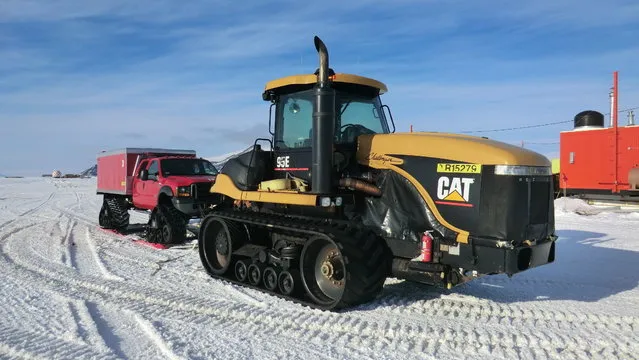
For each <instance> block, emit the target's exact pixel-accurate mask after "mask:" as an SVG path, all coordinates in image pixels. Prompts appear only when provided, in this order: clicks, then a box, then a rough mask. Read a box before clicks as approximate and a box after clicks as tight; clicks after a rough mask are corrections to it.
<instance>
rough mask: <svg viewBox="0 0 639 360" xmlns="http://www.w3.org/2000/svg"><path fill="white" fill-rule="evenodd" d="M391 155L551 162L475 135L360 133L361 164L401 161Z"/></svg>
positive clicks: (534, 163) (477, 161)
mask: <svg viewBox="0 0 639 360" xmlns="http://www.w3.org/2000/svg"><path fill="white" fill-rule="evenodd" d="M393 155H410V156H421V157H430V158H438V159H446V160H450V161H457V162H466V163H475V164H483V165H526V166H551V162H550V160H549V159H548V158H547V157H545V156H543V155H542V154H539V153H537V152H535V151H531V150H528V149H524V148H522V147H519V146H515V145H511V144H507V143H504V142H501V141H496V140H491V139H486V138H482V137H478V136H469V135H460V134H452V133H438V132H417V133H395V134H374V135H360V136H359V137H358V148H357V160H358V161H359V162H360V163H363V164H370V165H373V163H380V164H388V163H390V164H394V165H399V164H401V162H402V160H401V159H397V158H393Z"/></svg>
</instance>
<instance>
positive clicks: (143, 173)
mask: <svg viewBox="0 0 639 360" xmlns="http://www.w3.org/2000/svg"><path fill="white" fill-rule="evenodd" d="M140 180H142V181H147V180H149V170H146V169H144V170H142V171H140Z"/></svg>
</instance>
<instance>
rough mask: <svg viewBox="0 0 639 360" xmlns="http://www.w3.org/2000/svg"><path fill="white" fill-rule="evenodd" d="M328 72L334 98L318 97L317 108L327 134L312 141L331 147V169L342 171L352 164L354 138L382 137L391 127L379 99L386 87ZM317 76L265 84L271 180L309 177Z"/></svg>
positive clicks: (298, 76) (364, 79) (364, 78)
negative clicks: (272, 162) (268, 104)
mask: <svg viewBox="0 0 639 360" xmlns="http://www.w3.org/2000/svg"><path fill="white" fill-rule="evenodd" d="M318 71H319V70H318ZM328 74H329V75H328V80H329V81H330V91H332V92H333V94H331V95H332V96H329V97H327V98H323V100H324V101H322V105H324V106H326V109H330V111H329V113H328V114H322V115H321V116H322V120H321V121H322V122H323V123H322V126H323V127H330V129H325V130H328V131H326V132H325V133H324V134H332V136H330V138H329V139H326V138H321V139H317V141H319V142H321V143H324V144H326V146H329V147H330V148H332V153H333V166H334V171H335V172H338V173H342V172H344V171H345V170H346V168H347V167H348V166H349V165H353V164H351V163H353V161H351V160H353V159H354V157H355V152H356V148H357V137H358V136H359V135H364V134H382V133H383V134H386V133H390V132H392V131H394V129H391V126H389V121H388V119H391V123H392V117H391V116H390V110H389V109H388V107H387V106H386V105H383V104H382V102H381V100H380V95H382V94H384V93H385V92H386V91H387V88H386V85H384V84H383V83H381V82H379V81H377V80H374V79H370V78H366V77H362V76H358V75H351V74H335V73H334V72H333V70H332V69H329V71H328ZM317 75H318V72H316V73H315V74H307V75H293V76H288V77H284V78H281V79H277V80H273V81H271V82H269V83H267V84H266V87H265V90H264V93H263V95H262V97H263V99H264V100H266V101H270V102H271V109H270V111H271V114H270V115H271V116H270V117H269V118H270V119H272V120H271V122H270V124H269V132H270V133H271V135H272V136H273V150H274V159H275V166H274V170H275V171H276V176H275V177H276V178H282V177H287V176H293V177H296V178H300V179H303V180H306V181H308V180H310V179H311V164H312V150H313V123H314V119H313V115H314V111H315V109H316V107H317V104H318V102H317V97H318V94H317V88H316V85H317V82H318V76H317ZM385 110H386V111H385ZM273 112H274V113H273ZM273 119H274V121H273ZM393 127H394V126H393ZM323 137H326V135H324V136H323ZM278 173H279V175H278Z"/></svg>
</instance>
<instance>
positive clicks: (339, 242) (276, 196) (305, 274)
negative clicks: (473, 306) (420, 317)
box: [199, 37, 557, 310]
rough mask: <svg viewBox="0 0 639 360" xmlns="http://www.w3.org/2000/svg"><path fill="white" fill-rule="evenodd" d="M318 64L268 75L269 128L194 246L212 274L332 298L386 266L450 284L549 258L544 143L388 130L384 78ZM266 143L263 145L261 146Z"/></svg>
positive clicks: (237, 161) (218, 190)
mask: <svg viewBox="0 0 639 360" xmlns="http://www.w3.org/2000/svg"><path fill="white" fill-rule="evenodd" d="M315 47H316V50H317V52H318V54H319V68H318V69H317V70H316V71H315V73H313V74H304V75H295V76H289V77H285V78H281V79H277V80H274V81H271V82H269V83H267V84H266V88H265V90H264V92H263V96H262V97H263V99H264V100H265V101H268V102H270V113H269V133H270V135H271V136H270V137H268V138H264V139H257V140H256V141H255V143H254V145H253V148H252V150H251V151H248V152H246V153H244V154H242V155H239V156H237V157H235V158H233V159H231V160H229V161H228V162H227V163H226V164H225V165H224V166H223V168H222V169H221V170H220V174H219V175H218V176H217V179H216V182H215V184H214V185H213V186H212V187H211V189H210V191H211V192H212V193H215V194H216V195H217V196H220V198H221V199H222V200H221V201H220V202H219V203H218V204H217V205H216V206H215V207H214V208H213V209H212V210H210V211H209V213H208V214H207V215H206V216H205V217H204V218H203V219H202V223H201V232H200V234H199V251H200V258H201V261H202V264H203V266H204V268H205V269H206V271H207V272H208V273H209V274H210V275H211V276H212V277H214V278H217V279H224V280H226V281H230V282H233V283H236V284H242V285H244V286H247V287H251V288H254V289H259V290H260V291H265V292H268V293H271V294H273V295H277V296H281V297H284V298H287V299H289V300H291V301H294V302H299V303H303V304H306V305H308V306H312V307H317V308H321V309H330V310H337V309H341V308H346V307H351V306H355V305H358V304H362V303H365V302H369V301H371V300H373V299H374V298H375V297H376V296H378V294H380V292H381V291H382V290H383V285H384V283H385V280H386V278H388V277H395V278H399V279H405V280H409V281H416V282H421V283H426V284H431V285H434V286H442V287H446V288H452V287H454V286H456V285H459V284H462V283H465V282H467V281H470V280H472V279H474V278H477V277H479V276H483V275H490V274H507V275H509V276H512V275H513V274H516V273H520V272H522V271H526V270H528V269H531V268H533V267H536V266H540V265H544V264H548V263H552V262H553V261H554V258H555V241H556V239H557V238H556V236H555V234H554V231H555V228H554V207H553V180H552V173H551V164H550V161H549V160H548V159H547V158H545V157H544V156H542V155H540V154H538V153H535V152H532V151H529V150H526V149H523V148H520V147H516V146H511V145H509V144H505V143H502V142H498V141H494V140H490V139H487V138H483V137H473V136H464V135H457V134H451V133H434V132H418V133H396V132H395V126H394V121H393V119H392V115H391V112H390V109H389V108H388V106H386V105H383V104H382V102H381V100H380V97H381V95H382V94H383V93H385V92H386V91H387V87H386V85H384V84H383V83H381V82H379V81H377V80H373V79H370V78H367V77H362V76H358V75H352V74H343V73H335V72H334V71H333V70H332V69H331V68H330V67H329V56H328V52H327V49H326V47H325V45H324V43H323V42H322V41H321V40H320V39H319V38H318V37H315ZM263 145H268V148H266V146H263Z"/></svg>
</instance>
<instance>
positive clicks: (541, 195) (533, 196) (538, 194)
mask: <svg viewBox="0 0 639 360" xmlns="http://www.w3.org/2000/svg"><path fill="white" fill-rule="evenodd" d="M535 180H542V181H532V182H530V183H529V188H528V189H529V191H530V192H529V194H530V196H529V204H528V206H529V220H530V224H545V223H547V222H548V209H549V206H550V203H549V201H550V193H551V191H552V189H551V186H552V183H551V182H550V181H545V180H546V179H535Z"/></svg>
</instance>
